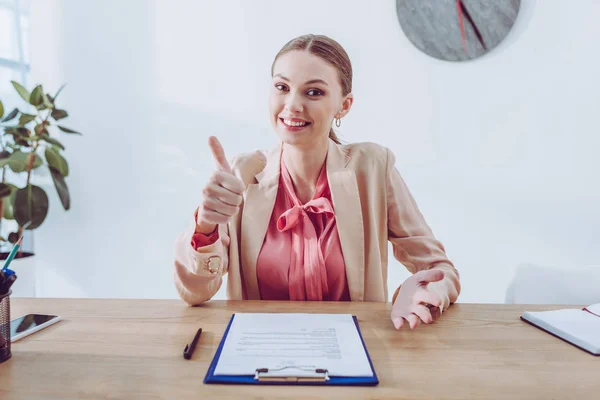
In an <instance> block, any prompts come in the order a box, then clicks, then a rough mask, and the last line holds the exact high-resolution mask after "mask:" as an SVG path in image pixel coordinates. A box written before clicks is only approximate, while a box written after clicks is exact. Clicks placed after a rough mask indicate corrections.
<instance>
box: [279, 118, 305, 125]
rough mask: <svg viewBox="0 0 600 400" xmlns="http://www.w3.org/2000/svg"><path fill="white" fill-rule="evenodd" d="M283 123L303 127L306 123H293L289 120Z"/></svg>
mask: <svg viewBox="0 0 600 400" xmlns="http://www.w3.org/2000/svg"><path fill="white" fill-rule="evenodd" d="M283 122H284V123H285V124H286V125H289V126H304V125H306V122H294V121H290V120H289V119H284V120H283Z"/></svg>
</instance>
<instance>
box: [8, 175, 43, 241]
mask: <svg viewBox="0 0 600 400" xmlns="http://www.w3.org/2000/svg"><path fill="white" fill-rule="evenodd" d="M14 212H15V220H16V221H17V223H18V224H19V225H20V226H23V225H25V224H26V223H27V222H29V221H31V225H29V227H28V228H27V229H28V230H33V229H36V228H38V227H39V226H40V225H41V224H42V223H43V222H44V220H45V219H46V216H47V215H48V195H47V194H46V192H45V191H44V189H42V188H41V187H39V186H35V185H29V186H28V187H26V188H23V189H19V190H17V193H16V195H15V203H14Z"/></svg>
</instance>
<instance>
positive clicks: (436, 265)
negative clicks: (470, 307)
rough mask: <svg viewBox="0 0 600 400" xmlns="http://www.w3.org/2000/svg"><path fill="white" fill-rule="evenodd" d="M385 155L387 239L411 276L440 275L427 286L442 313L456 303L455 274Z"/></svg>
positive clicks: (391, 160) (392, 160) (457, 282)
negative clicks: (427, 272)
mask: <svg viewBox="0 0 600 400" xmlns="http://www.w3.org/2000/svg"><path fill="white" fill-rule="evenodd" d="M386 151H387V168H386V173H387V211H388V237H389V240H390V242H392V247H393V249H394V257H395V258H396V259H397V260H398V261H400V262H401V263H402V264H403V265H404V266H405V267H406V268H407V269H408V270H409V271H410V272H411V273H413V274H414V273H416V272H418V271H421V270H427V269H439V270H441V271H443V272H444V279H443V280H441V281H439V282H432V283H430V284H429V285H428V286H427V289H428V290H429V291H431V292H434V293H436V294H437V295H438V296H439V297H440V299H441V300H442V308H441V309H442V311H443V310H444V309H446V308H448V306H449V305H450V304H452V303H454V302H456V299H457V298H458V295H459V294H460V289H461V287H460V280H459V273H458V271H457V270H456V268H455V267H454V264H453V263H452V261H450V260H449V259H448V257H447V255H446V253H445V249H444V246H443V245H442V243H440V241H438V240H437V239H436V238H435V236H434V235H433V233H432V231H431V229H430V227H429V226H428V224H427V222H426V221H425V218H424V217H423V215H422V214H421V212H420V210H419V208H418V206H417V203H416V202H415V199H414V198H413V196H412V194H411V193H410V191H409V189H408V187H407V186H406V183H405V182H404V179H403V178H402V177H401V176H400V173H399V172H398V170H397V169H396V167H395V162H396V158H395V156H394V154H393V153H392V152H391V151H390V150H389V149H386ZM399 291H400V287H398V289H396V292H395V293H394V296H393V298H392V303H393V302H394V301H395V300H396V296H397V295H398V292H399Z"/></svg>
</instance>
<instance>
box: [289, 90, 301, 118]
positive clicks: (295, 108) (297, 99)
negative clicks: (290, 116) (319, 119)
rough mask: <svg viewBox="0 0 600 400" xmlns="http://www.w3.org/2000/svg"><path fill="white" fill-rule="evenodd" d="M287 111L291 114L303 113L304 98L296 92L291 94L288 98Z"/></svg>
mask: <svg viewBox="0 0 600 400" xmlns="http://www.w3.org/2000/svg"><path fill="white" fill-rule="evenodd" d="M286 97H287V98H286V101H285V110H286V111H288V112H289V113H301V112H302V111H303V110H304V106H303V104H302V97H301V96H300V95H298V94H297V93H295V92H291V93H290V94H289V95H288V96H286Z"/></svg>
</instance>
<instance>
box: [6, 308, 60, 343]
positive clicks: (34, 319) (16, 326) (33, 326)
mask: <svg viewBox="0 0 600 400" xmlns="http://www.w3.org/2000/svg"><path fill="white" fill-rule="evenodd" d="M58 321H60V317H59V316H58V315H48V314H27V315H23V316H22V317H19V318H16V319H13V320H12V321H10V341H11V342H16V341H17V340H19V339H22V338H24V337H25V336H29V335H31V334H32V333H35V332H37V331H39V330H41V329H44V328H46V327H48V326H50V325H52V324H55V323H57V322H58Z"/></svg>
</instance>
